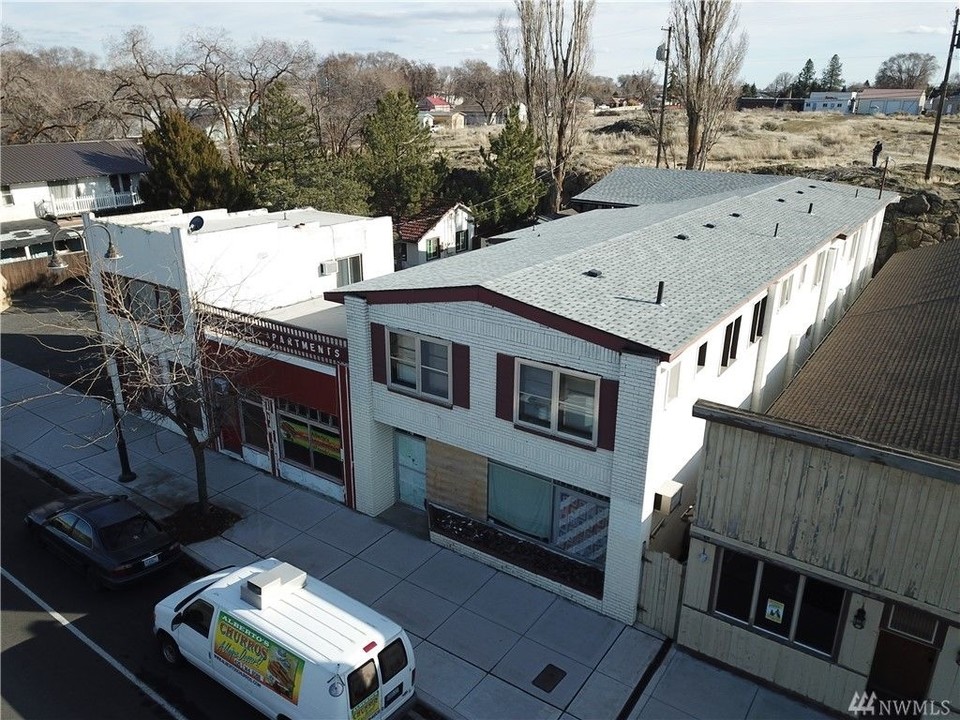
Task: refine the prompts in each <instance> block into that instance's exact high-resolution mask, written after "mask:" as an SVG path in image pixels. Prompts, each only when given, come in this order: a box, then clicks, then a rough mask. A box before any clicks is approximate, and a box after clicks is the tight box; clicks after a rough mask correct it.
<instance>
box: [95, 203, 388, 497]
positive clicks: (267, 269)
mask: <svg viewBox="0 0 960 720" xmlns="http://www.w3.org/2000/svg"><path fill="white" fill-rule="evenodd" d="M94 221H95V218H93V216H91V215H88V216H85V217H84V226H85V228H86V232H85V235H86V242H87V247H88V250H89V253H90V257H91V258H92V259H93V262H92V263H91V265H92V267H91V282H92V284H93V287H94V288H95V290H96V295H97V300H98V302H97V305H98V312H99V315H100V322H101V327H103V328H104V331H105V333H106V334H107V335H111V334H112V333H115V331H116V328H117V327H118V326H119V325H120V324H121V323H125V322H128V321H132V322H136V323H137V324H138V326H140V328H141V330H142V333H141V337H142V338H144V339H145V340H144V350H145V352H146V353H147V354H148V355H149V356H150V358H151V362H154V361H155V363H156V366H157V367H158V368H159V371H158V372H159V375H158V377H163V376H164V372H165V371H164V368H168V367H169V368H170V371H169V374H172V373H173V372H174V371H175V367H171V364H176V363H180V364H183V363H185V362H188V361H190V362H193V361H194V360H196V359H197V358H200V357H201V354H200V353H198V352H196V348H195V343H194V340H193V338H196V337H198V336H202V337H203V338H204V342H207V343H208V344H209V346H210V350H211V352H217V349H218V346H226V345H229V348H230V351H231V352H233V353H234V358H233V360H232V362H231V367H232V368H236V369H237V375H236V376H235V377H231V378H229V380H230V383H229V385H230V388H231V393H233V390H236V389H239V392H237V393H235V394H231V395H230V397H229V399H228V403H229V407H230V409H231V410H232V411H233V421H232V422H227V423H226V424H225V427H224V429H223V432H222V434H221V436H220V438H219V443H220V448H221V449H222V450H223V451H225V452H228V453H232V454H234V455H236V456H237V457H240V458H242V459H243V460H245V461H246V462H248V463H250V464H253V465H255V466H257V467H260V468H261V469H264V470H267V471H269V472H272V473H274V474H275V475H277V476H279V477H283V478H286V479H288V480H291V481H293V482H297V483H299V484H301V485H304V486H306V487H309V488H311V489H314V490H316V491H318V492H322V493H324V494H326V495H328V496H330V497H333V498H335V499H337V500H339V501H340V502H344V503H346V504H348V505H352V504H353V488H352V475H351V472H350V471H351V468H352V463H351V457H350V442H349V441H350V425H349V417H350V413H349V402H348V398H349V385H348V383H349V378H348V375H347V370H346V363H347V342H346V324H345V319H344V312H343V308H342V307H340V306H339V305H337V304H336V303H333V302H330V301H327V300H324V298H323V293H324V292H325V291H327V290H332V289H334V288H336V287H338V286H340V285H346V284H349V283H350V282H356V281H359V280H362V279H364V278H371V277H374V278H375V277H377V276H379V275H383V274H385V273H391V272H393V253H392V246H393V238H392V223H391V220H390V218H388V217H382V218H365V217H356V216H352V215H341V214H337V213H328V212H320V211H317V210H313V209H300V210H290V211H286V212H275V213H268V212H266V211H265V210H255V211H250V212H238V213H228V212H227V211H226V210H207V211H202V212H197V213H190V214H183V213H182V212H181V211H180V210H168V211H159V212H152V213H138V214H134V215H125V216H121V217H115V218H108V219H106V218H105V219H102V220H99V221H96V222H100V223H102V224H103V225H105V226H106V227H107V230H108V231H109V233H110V235H111V236H112V240H113V243H114V245H115V246H116V247H117V248H118V249H119V250H120V252H121V253H122V254H123V257H122V258H120V259H119V260H116V261H104V260H103V259H102V258H103V257H104V253H105V251H106V248H107V243H108V240H109V238H108V236H107V234H106V233H105V232H103V230H102V229H101V228H97V227H95V226H92V225H91V224H92V223H93V222H94ZM104 278H106V279H108V281H110V282H112V283H114V284H113V285H112V286H111V287H116V288H118V292H117V293H116V294H117V295H119V299H118V300H117V301H115V302H116V305H117V306H118V307H114V308H111V307H110V303H107V302H105V300H104V293H103V288H104ZM121 317H123V318H124V319H122V320H121ZM128 319H130V320H128ZM198 325H201V326H202V327H198ZM221 333H226V336H228V337H225V336H224V335H222V334H221ZM237 355H241V356H242V358H241V359H238V358H237ZM197 362H199V361H197ZM118 369H119V371H120V372H119V378H120V381H119V382H118V383H117V382H115V390H116V393H117V399H118V401H119V400H126V399H127V393H126V392H124V387H123V378H125V377H129V372H130V371H131V369H130V368H122V367H121V368H118ZM195 369H196V370H199V368H195ZM205 370H206V371H207V372H206V374H207V375H210V374H211V371H210V370H209V368H205ZM207 380H209V381H213V382H216V380H217V378H216V377H208V378H207ZM115 381H116V377H115ZM128 409H129V408H128ZM171 429H175V428H172V427H171Z"/></svg>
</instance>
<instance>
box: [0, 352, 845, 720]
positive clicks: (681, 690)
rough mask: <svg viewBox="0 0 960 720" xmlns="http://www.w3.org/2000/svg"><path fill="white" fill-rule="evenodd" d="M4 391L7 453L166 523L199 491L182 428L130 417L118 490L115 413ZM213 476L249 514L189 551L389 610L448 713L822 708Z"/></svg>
mask: <svg viewBox="0 0 960 720" xmlns="http://www.w3.org/2000/svg"><path fill="white" fill-rule="evenodd" d="M0 394H2V400H3V407H2V415H0V418H2V425H0V444H2V453H3V456H4V457H8V456H19V457H20V458H22V459H23V460H26V461H28V462H29V463H31V464H33V465H35V466H38V467H40V468H43V469H45V470H47V471H49V472H51V473H53V474H54V475H56V476H58V477H60V478H61V479H63V480H64V481H66V482H67V483H69V484H70V485H71V486H73V487H75V488H77V489H89V490H94V491H98V492H104V493H125V494H127V495H129V496H130V497H131V498H132V499H133V500H135V501H136V502H137V503H138V504H140V505H142V506H143V507H144V508H145V509H146V510H147V511H149V512H150V513H151V514H153V515H154V516H155V517H157V518H159V519H162V518H163V517H164V516H165V515H168V514H169V513H171V512H173V511H174V510H176V509H177V508H178V507H180V506H181V505H183V504H185V503H188V502H192V501H193V500H195V498H196V483H195V481H194V479H193V477H194V476H193V459H192V456H191V453H190V450H189V447H188V446H187V444H186V442H185V441H184V440H183V439H182V438H181V437H179V436H178V435H176V434H174V433H171V432H168V431H166V430H163V429H160V428H158V427H157V426H155V425H152V424H151V423H148V422H145V421H143V420H141V419H139V418H134V417H128V418H126V419H125V420H124V429H125V436H126V438H127V445H128V449H129V454H130V463H131V465H132V467H133V470H134V471H135V472H136V473H137V479H136V480H134V481H133V482H132V483H129V484H126V485H121V484H119V483H117V482H116V481H115V478H116V477H117V476H118V475H119V473H120V465H119V460H118V457H117V452H116V447H115V442H114V435H113V432H112V427H111V416H110V412H109V407H105V406H103V405H102V404H101V403H100V402H99V401H97V400H95V399H92V398H89V397H86V396H83V395H80V394H78V393H75V392H73V391H71V390H68V389H65V388H63V387H62V386H60V385H58V384H56V383H54V382H53V381H50V380H48V379H47V378H45V377H43V376H41V375H38V374H36V373H33V372H31V371H29V370H25V369H23V368H21V367H19V366H17V365H13V364H11V363H8V362H6V361H0ZM207 475H208V482H209V487H210V495H211V501H212V502H213V503H215V504H217V505H220V506H223V507H227V508H229V509H231V510H233V511H234V512H236V513H238V514H239V515H240V516H241V517H242V520H241V521H240V522H238V523H237V524H236V525H234V526H233V527H232V528H230V529H229V530H227V531H226V532H225V533H223V535H222V536H220V537H217V538H213V539H211V540H207V541H204V542H201V543H196V544H194V545H191V546H189V547H188V548H187V552H188V553H189V554H190V555H192V556H193V557H194V558H196V559H197V560H199V561H200V562H201V563H202V564H203V565H205V566H207V567H210V568H219V567H223V566H225V565H234V564H245V563H247V562H250V561H252V560H256V559H258V558H260V557H270V556H273V557H277V558H280V559H282V560H285V561H287V562H290V563H292V564H294V565H297V566H299V567H301V568H303V569H305V570H307V571H308V572H309V573H310V574H312V575H315V576H316V577H319V578H321V579H323V580H324V581H325V582H327V583H329V584H330V585H333V586H335V587H337V588H339V589H341V590H343V591H344V592H346V593H348V594H350V595H352V596H354V597H356V598H357V599H359V600H361V601H363V602H365V603H367V604H369V605H371V606H373V607H374V608H376V609H377V610H379V611H380V612H382V613H384V614H385V615H388V616H389V617H391V618H393V619H394V620H396V621H397V622H399V623H400V624H401V625H402V626H403V627H404V628H405V629H406V630H407V632H408V633H410V635H411V639H412V641H413V643H414V646H415V651H416V660H417V680H418V691H419V692H420V694H421V697H422V699H423V700H424V701H425V702H427V703H428V704H430V705H432V706H434V707H435V708H436V709H437V710H439V711H440V712H442V713H443V714H445V715H447V716H449V717H451V718H456V717H463V718H470V719H474V718H475V719H476V720H501V719H502V720H512V719H513V718H516V719H517V720H535V719H539V718H543V719H545V720H546V719H551V720H552V719H556V718H564V719H565V720H566V719H570V720H573V719H578V720H598V719H601V718H609V719H611V720H612V719H613V718H618V717H621V716H624V717H629V718H637V719H640V718H642V719H644V720H646V719H652V718H702V719H704V720H708V719H712V718H731V719H737V718H789V719H793V718H797V719H799V718H819V717H822V718H826V717H828V716H826V715H822V714H821V713H819V712H817V711H816V710H814V709H812V708H810V707H807V706H805V705H803V704H801V703H799V702H796V701H795V700H792V699H790V698H787V697H785V696H783V695H780V694H778V693H775V692H773V691H771V690H769V689H766V688H763V687H760V686H759V685H757V684H756V683H753V682H751V681H749V680H747V679H744V678H742V677H739V676H737V675H734V674H732V673H730V672H727V671H725V670H722V669H719V668H717V667H715V666H713V665H711V664H709V663H707V662H704V661H702V660H698V659H695V658H693V657H691V656H689V655H687V654H685V653H683V652H680V651H677V650H676V649H675V648H673V647H670V648H669V649H667V645H668V644H667V642H666V640H665V639H664V638H663V637H662V636H660V635H658V634H657V633H656V632H654V631H653V630H649V629H646V628H643V627H641V626H639V625H637V626H634V627H630V626H626V625H623V624H622V623H619V622H617V621H615V620H613V619H611V618H608V617H605V616H603V615H599V614H598V613H595V612H593V611H591V610H587V609H586V608H583V607H581V606H579V605H575V604H573V603H571V602H569V601H567V600H564V599H563V598H560V597H558V596H556V595H553V594H552V593H549V592H547V591H545V590H542V589H540V588H536V587H534V586H532V585H529V584H527V583H525V582H522V581H520V580H517V579H516V578H514V577H512V576H509V575H506V574H504V573H502V572H498V571H496V570H493V569H491V568H489V567H487V566H485V565H482V564H480V563H478V562H476V561H474V560H471V559H468V558H465V557H462V556H460V555H457V554H456V553H453V552H451V551H449V550H447V549H444V548H441V547H439V546H437V545H434V544H432V543H429V542H427V541H425V540H421V539H419V538H417V537H414V536H412V535H409V534H406V533H404V532H402V531H401V530H398V529H396V528H394V527H392V526H390V525H388V524H386V523H384V522H382V521H380V520H378V519H376V518H370V517H367V516H365V515H362V514H360V513H357V512H354V511H352V510H349V509H347V508H345V507H343V506H341V505H338V504H337V503H334V502H332V501H329V500H327V499H325V498H323V497H321V496H319V495H316V494H314V493H311V492H309V491H306V490H304V489H301V488H298V487H296V486H294V485H291V484H289V483H286V482H284V481H282V480H279V479H277V478H274V477H272V476H270V475H267V474H265V473H262V472H260V471H259V470H256V469H255V468H253V467H250V466H249V465H246V464H244V463H242V462H239V461H236V460H233V459H231V458H228V457H226V456H225V455H222V454H220V453H215V452H210V453H208V456H207ZM158 599H159V598H158ZM538 678H539V680H538ZM535 681H536V684H535ZM644 681H646V682H644Z"/></svg>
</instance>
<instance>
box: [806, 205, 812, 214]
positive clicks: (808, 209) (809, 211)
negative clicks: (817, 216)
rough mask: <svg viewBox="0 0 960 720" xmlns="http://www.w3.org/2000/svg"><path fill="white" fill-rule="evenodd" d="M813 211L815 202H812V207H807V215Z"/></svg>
mask: <svg viewBox="0 0 960 720" xmlns="http://www.w3.org/2000/svg"><path fill="white" fill-rule="evenodd" d="M812 212H813V203H810V207H808V208H807V215H809V214H810V213H812Z"/></svg>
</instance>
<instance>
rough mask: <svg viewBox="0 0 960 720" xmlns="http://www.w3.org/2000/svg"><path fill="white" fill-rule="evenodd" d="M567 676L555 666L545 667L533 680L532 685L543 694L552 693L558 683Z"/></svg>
mask: <svg viewBox="0 0 960 720" xmlns="http://www.w3.org/2000/svg"><path fill="white" fill-rule="evenodd" d="M566 676H567V671H566V670H561V669H560V668H558V667H557V666H556V665H547V666H546V667H545V668H544V669H543V670H541V671H540V674H539V675H537V677H536V678H534V680H533V684H534V685H535V686H537V687H538V688H540V689H541V690H543V691H544V692H553V689H554V688H555V687H557V685H559V684H560V681H561V680H563V679H564V678H565V677H566Z"/></svg>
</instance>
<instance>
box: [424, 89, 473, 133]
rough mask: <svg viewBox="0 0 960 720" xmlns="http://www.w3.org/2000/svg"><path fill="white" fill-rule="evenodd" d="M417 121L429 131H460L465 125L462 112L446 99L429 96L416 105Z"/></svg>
mask: <svg viewBox="0 0 960 720" xmlns="http://www.w3.org/2000/svg"><path fill="white" fill-rule="evenodd" d="M417 119H418V120H419V121H420V124H421V125H423V126H424V127H428V128H430V129H431V130H439V129H440V128H447V129H450V130H460V129H462V128H463V127H464V125H465V118H464V115H463V113H462V112H460V111H459V109H458V108H457V107H456V106H455V105H454V104H453V103H451V102H450V101H449V100H447V99H446V98H443V97H440V96H439V95H430V96H428V97H425V98H423V99H422V100H420V101H419V102H418V103H417Z"/></svg>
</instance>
